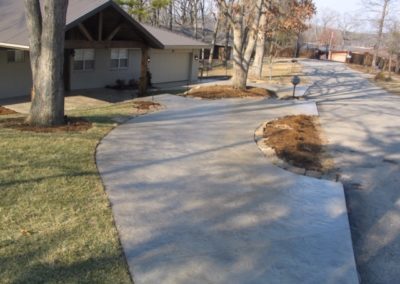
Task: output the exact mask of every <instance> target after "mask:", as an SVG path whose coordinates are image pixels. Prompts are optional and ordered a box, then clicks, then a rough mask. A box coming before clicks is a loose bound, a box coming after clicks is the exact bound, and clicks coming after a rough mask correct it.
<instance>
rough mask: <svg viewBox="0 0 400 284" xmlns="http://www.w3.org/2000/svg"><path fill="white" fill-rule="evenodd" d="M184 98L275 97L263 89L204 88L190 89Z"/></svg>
mask: <svg viewBox="0 0 400 284" xmlns="http://www.w3.org/2000/svg"><path fill="white" fill-rule="evenodd" d="M186 96H189V97H197V98H203V99H210V100H216V99H224V98H246V97H266V98H272V97H276V94H275V93H274V92H272V91H269V90H266V89H263V88H253V87H248V88H247V89H246V90H240V89H235V88H233V87H232V86H206V87H199V88H194V89H191V90H190V91H188V92H187V93H186Z"/></svg>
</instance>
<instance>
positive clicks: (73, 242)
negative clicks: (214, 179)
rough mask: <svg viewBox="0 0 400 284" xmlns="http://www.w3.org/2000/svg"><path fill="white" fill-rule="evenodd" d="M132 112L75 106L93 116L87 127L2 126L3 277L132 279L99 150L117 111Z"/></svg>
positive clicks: (0, 279)
mask: <svg viewBox="0 0 400 284" xmlns="http://www.w3.org/2000/svg"><path fill="white" fill-rule="evenodd" d="M133 114H134V109H133V108H132V103H122V104H117V105H112V106H106V107H102V108H96V109H92V110H84V111H82V110H81V111H79V112H78V111H75V112H72V113H70V114H69V115H73V116H82V117H85V118H86V119H88V120H90V121H92V122H93V123H94V127H93V128H91V129H90V130H88V131H86V132H75V133H73V132H70V133H33V132H21V131H18V130H13V129H5V128H0V218H1V226H0V227H1V229H0V282H1V283H82V282H83V283H131V279H130V276H129V273H128V268H127V264H126V262H125V259H124V256H123V253H122V249H121V246H120V243H119V239H118V235H117V231H116V228H115V225H114V223H113V217H112V212H111V208H110V205H109V202H108V199H107V195H106V193H105V191H104V188H103V185H102V183H101V180H100V177H99V174H98V172H97V168H96V164H95V150H96V145H97V144H98V143H99V141H100V140H101V138H102V137H103V136H104V135H106V134H107V133H108V132H109V131H110V130H111V129H112V128H113V127H114V126H115V122H114V121H113V120H112V118H113V117H115V116H126V117H128V116H131V115H133ZM8 117H9V116H8ZM4 118H5V117H1V118H0V119H4Z"/></svg>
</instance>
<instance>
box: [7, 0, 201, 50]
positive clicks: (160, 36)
mask: <svg viewBox="0 0 400 284" xmlns="http://www.w3.org/2000/svg"><path fill="white" fill-rule="evenodd" d="M109 6H113V7H114V8H115V9H117V10H118V11H119V12H120V13H121V14H122V15H123V16H124V17H126V19H127V20H129V21H130V22H131V23H132V25H133V26H134V27H135V28H136V29H137V30H138V32H139V33H141V34H142V36H143V37H144V38H145V39H146V41H147V42H148V43H149V46H151V47H153V48H161V49H163V48H167V49H168V48H203V47H205V46H206V45H205V44H204V43H202V42H199V41H195V40H192V39H189V38H187V37H185V36H182V35H178V34H174V33H170V32H167V31H165V30H162V29H158V28H155V27H151V26H147V25H141V24H139V23H138V22H137V21H135V20H134V19H133V18H132V17H131V16H129V15H128V14H127V13H126V12H125V11H124V10H123V9H121V8H120V7H119V6H118V5H117V4H115V3H114V2H113V1H112V0H69V6H68V11H67V22H66V30H68V29H71V28H73V27H75V26H76V25H78V24H79V23H80V22H82V21H84V20H85V19H87V18H89V17H91V16H93V15H94V14H96V13H97V12H100V11H101V10H103V9H105V8H106V7H109ZM0 47H6V48H17V49H29V37H28V30H27V27H26V19H25V9H24V1H23V0H1V1H0Z"/></svg>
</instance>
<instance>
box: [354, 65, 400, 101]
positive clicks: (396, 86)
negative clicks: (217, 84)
mask: <svg viewBox="0 0 400 284" xmlns="http://www.w3.org/2000/svg"><path fill="white" fill-rule="evenodd" d="M347 66H348V67H349V68H351V69H353V70H356V71H359V72H362V73H364V74H368V75H370V77H369V79H370V81H371V82H373V83H375V84H376V85H377V86H379V87H381V88H382V89H385V90H386V91H388V92H389V93H392V94H395V95H400V75H399V74H395V73H392V74H391V78H390V79H387V78H388V76H389V74H388V72H383V73H382V72H377V71H375V70H373V69H372V68H371V67H366V66H361V65H357V64H347ZM379 73H380V75H379V76H378V78H377V75H378V74H379ZM382 76H383V77H382Z"/></svg>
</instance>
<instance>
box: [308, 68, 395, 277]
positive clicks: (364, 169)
mask: <svg viewBox="0 0 400 284" xmlns="http://www.w3.org/2000/svg"><path fill="white" fill-rule="evenodd" d="M305 65H306V66H307V73H308V74H309V75H311V76H313V79H314V80H317V82H316V84H315V85H314V87H313V88H312V89H311V90H310V95H309V97H310V98H312V99H314V100H315V101H317V103H318V109H319V111H320V115H321V117H322V126H323V129H324V130H325V132H326V134H327V136H328V138H329V140H330V145H331V153H332V154H333V155H334V156H335V161H336V164H337V167H338V168H339V172H340V174H341V181H342V182H343V183H344V185H345V192H346V197H347V203H348V207H349V211H350V214H349V217H350V224H351V229H352V236H353V242H354V248H355V253H356V258H357V263H358V269H359V273H360V274H361V280H362V283H399V281H400V97H399V96H394V95H390V94H388V93H387V92H385V91H383V90H382V89H380V88H378V87H376V86H375V85H374V84H372V83H370V82H369V81H368V80H367V79H366V77H365V76H364V75H362V74H360V73H358V72H355V71H352V70H350V69H347V68H346V67H345V65H343V64H338V63H326V62H320V63H315V62H307V63H305Z"/></svg>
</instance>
